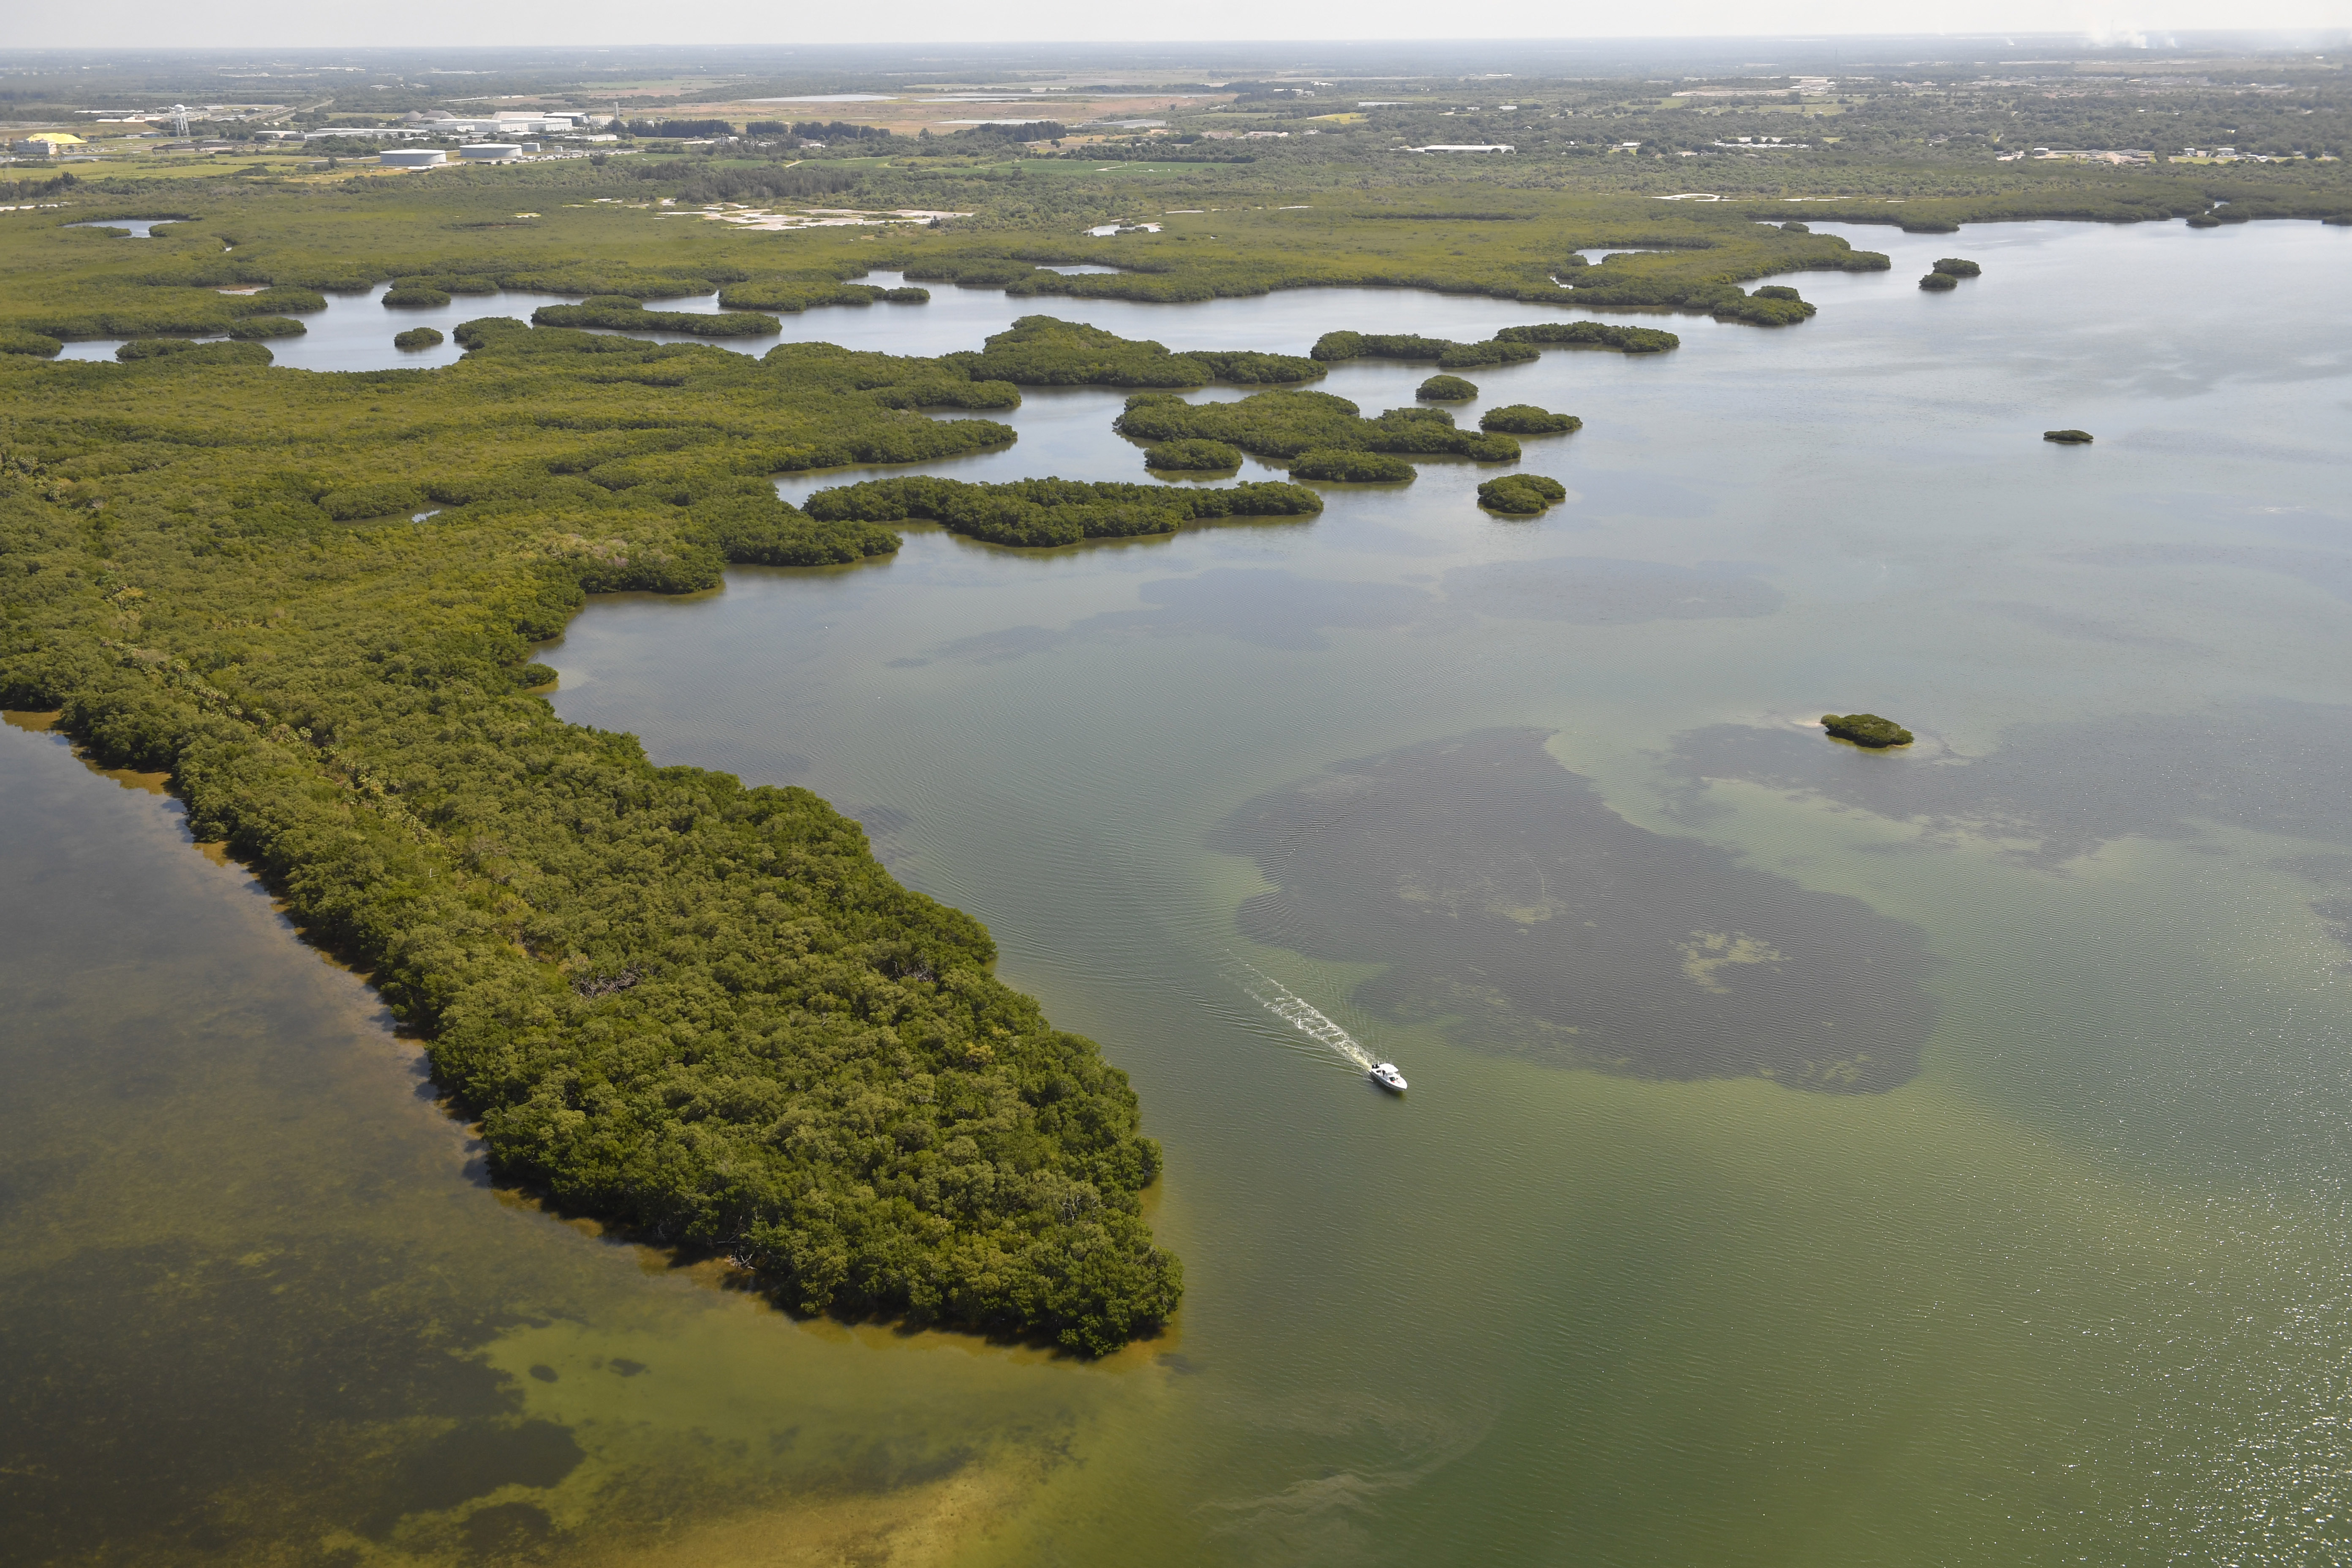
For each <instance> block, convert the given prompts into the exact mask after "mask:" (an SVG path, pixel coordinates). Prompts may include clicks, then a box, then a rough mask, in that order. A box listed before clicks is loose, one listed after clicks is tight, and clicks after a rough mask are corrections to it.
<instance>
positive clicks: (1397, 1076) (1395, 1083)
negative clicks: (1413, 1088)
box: [1370, 1062, 1404, 1094]
mask: <svg viewBox="0 0 2352 1568" xmlns="http://www.w3.org/2000/svg"><path fill="white" fill-rule="evenodd" d="M1370 1078H1371V1080H1372V1081H1373V1082H1374V1083H1376V1084H1379V1085H1380V1086H1381V1088H1382V1089H1387V1090H1388V1091H1389V1092H1390V1093H1391V1094H1402V1093H1403V1092H1404V1074H1402V1073H1401V1072H1399V1071H1397V1069H1396V1065H1395V1064H1394V1063H1393V1062H1382V1063H1381V1064H1380V1066H1378V1067H1376V1068H1372V1070H1371V1073H1370Z"/></svg>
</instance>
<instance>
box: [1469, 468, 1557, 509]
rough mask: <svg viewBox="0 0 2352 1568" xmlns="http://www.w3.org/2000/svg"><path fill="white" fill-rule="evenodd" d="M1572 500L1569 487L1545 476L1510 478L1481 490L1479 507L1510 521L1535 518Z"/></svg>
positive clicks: (1483, 487)
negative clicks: (1499, 513)
mask: <svg viewBox="0 0 2352 1568" xmlns="http://www.w3.org/2000/svg"><path fill="white" fill-rule="evenodd" d="M1567 499H1568V487H1567V486H1566V485H1564V484H1561V483H1560V482H1559V480H1558V479H1547V478H1545V477H1544V476H1543V475H1541V474H1506V475H1504V476H1503V477H1502V478H1501V479H1488V480H1487V481H1486V483H1485V484H1483V485H1480V486H1479V487H1478V504H1479V505H1480V506H1482V507H1484V508H1485V509H1486V510H1488V511H1496V512H1501V513H1502V514H1504V515H1505V516H1506V517H1534V516H1536V515H1537V514H1538V513H1540V512H1543V511H1546V510H1549V509H1550V508H1552V507H1555V506H1558V505H1559V503H1560V502H1562V501H1564V500H1567Z"/></svg>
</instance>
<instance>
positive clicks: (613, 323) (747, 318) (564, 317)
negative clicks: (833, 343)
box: [530, 289, 881, 338]
mask: <svg viewBox="0 0 2352 1568" xmlns="http://www.w3.org/2000/svg"><path fill="white" fill-rule="evenodd" d="M874 292H876V293H877V294H878V293H880V292H881V290H879V289H876V290H875V291H874ZM530 319H531V323H532V324H533V325H534V326H541V327H605V328H610V329H613V330H615V331H625V332H626V331H655V332H687V333H689V334H691V335H693V336H695V337H698V338H770V337H773V336H775V335H776V334H777V333H778V332H780V331H783V330H784V324H783V323H782V321H778V320H776V318H775V317H773V316H770V315H764V314H762V313H761V312H760V311H757V310H715V311H712V312H710V313H709V314H705V313H703V312H701V311H698V310H646V307H645V303H644V301H642V300H634V299H631V298H630V297H629V296H628V295H625V294H604V295H595V296H592V297H590V298H589V299H586V300H582V301H581V302H580V303H579V304H577V305H541V307H540V308H539V309H538V310H533V311H532V312H531V313H530Z"/></svg>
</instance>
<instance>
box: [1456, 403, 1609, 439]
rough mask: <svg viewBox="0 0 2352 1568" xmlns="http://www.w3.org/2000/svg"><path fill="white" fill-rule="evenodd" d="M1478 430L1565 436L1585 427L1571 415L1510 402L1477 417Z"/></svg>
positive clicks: (1519, 434) (1509, 434) (1525, 434)
mask: <svg viewBox="0 0 2352 1568" xmlns="http://www.w3.org/2000/svg"><path fill="white" fill-rule="evenodd" d="M1478 428H1479V429H1481V430H1496V431H1500V432H1501V433H1502V434H1504V435H1506V436H1566V435H1570V434H1572V433H1573V432H1575V431H1578V430H1581V429H1583V428H1584V421H1583V420H1581V419H1579V418H1578V417H1577V416H1575V415H1573V414H1554V413H1552V412H1551V411H1550V410H1549V409H1545V408H1538V407H1537V406H1536V405H1534V404H1532V403H1510V404H1506V405H1503V406H1502V407H1500V408H1489V409H1488V410H1486V412H1485V413H1484V414H1481V415H1480V416H1478Z"/></svg>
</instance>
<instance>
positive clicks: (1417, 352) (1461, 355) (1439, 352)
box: [1307, 331, 1543, 370]
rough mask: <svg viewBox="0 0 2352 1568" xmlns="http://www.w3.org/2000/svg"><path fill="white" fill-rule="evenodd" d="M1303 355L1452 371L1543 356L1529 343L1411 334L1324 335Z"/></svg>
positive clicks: (1338, 333) (1338, 361)
mask: <svg viewBox="0 0 2352 1568" xmlns="http://www.w3.org/2000/svg"><path fill="white" fill-rule="evenodd" d="M1307 353H1309V354H1310V355H1312V356H1313V357H1314V358H1316V359H1318V360H1321V361H1323V362H1324V363H1327V364H1328V363H1340V362H1343V361H1347V360H1351V359H1402V360H1421V359H1431V360H1435V361H1436V362H1437V363H1439V364H1440V365H1443V366H1444V367H1446V368H1448V369H1454V370H1469V369H1473V368H1475V367H1476V366H1479V365H1492V364H1522V363H1526V362H1527V361H1528V360H1531V359H1540V358H1542V357H1543V351H1542V350H1540V349H1538V348H1537V347H1535V346H1534V345H1533V344H1531V343H1522V342H1506V341H1504V340H1502V339H1499V338H1496V339H1489V340H1488V341H1487V342H1483V343H1457V342H1454V341H1452V340H1451V339H1449V338H1425V337H1421V336H1418V335H1416V334H1414V333H1411V332H1349V331H1338V332H1326V333H1324V334H1323V335H1322V336H1321V337H1319V338H1318V339H1316V340H1315V346H1314V347H1313V348H1311V349H1309V350H1307Z"/></svg>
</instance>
